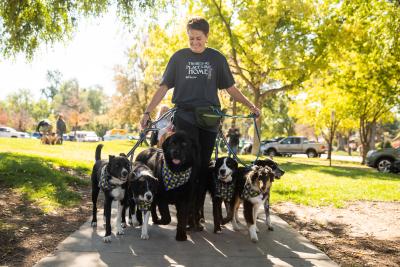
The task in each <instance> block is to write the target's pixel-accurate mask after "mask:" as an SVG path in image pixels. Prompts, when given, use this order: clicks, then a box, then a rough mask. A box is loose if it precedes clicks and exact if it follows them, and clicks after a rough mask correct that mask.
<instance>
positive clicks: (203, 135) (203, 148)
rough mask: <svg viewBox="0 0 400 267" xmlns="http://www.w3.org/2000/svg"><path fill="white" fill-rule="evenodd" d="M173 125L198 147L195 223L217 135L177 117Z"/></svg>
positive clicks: (199, 210) (197, 219) (198, 216)
mask: <svg viewBox="0 0 400 267" xmlns="http://www.w3.org/2000/svg"><path fill="white" fill-rule="evenodd" d="M174 125H175V130H176V131H184V132H186V133H187V134H188V135H189V136H190V138H193V140H194V141H195V142H196V143H197V145H198V150H199V155H200V159H199V160H200V165H199V173H198V174H197V180H198V186H197V188H196V191H197V192H196V200H195V203H194V205H195V206H194V209H195V210H194V212H195V214H194V220H195V221H196V223H197V222H198V221H199V220H200V216H201V215H200V212H201V209H202V207H203V204H204V197H203V196H204V194H205V192H204V191H205V190H206V188H205V186H206V182H207V179H206V178H207V177H206V175H207V169H208V165H209V163H210V159H211V154H212V152H213V150H214V146H215V140H216V138H217V133H216V132H210V131H207V130H203V129H201V128H199V127H197V126H196V125H193V124H191V123H189V122H187V121H185V120H183V119H181V118H179V117H178V116H175V118H174Z"/></svg>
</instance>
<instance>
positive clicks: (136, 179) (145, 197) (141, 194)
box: [129, 162, 158, 202]
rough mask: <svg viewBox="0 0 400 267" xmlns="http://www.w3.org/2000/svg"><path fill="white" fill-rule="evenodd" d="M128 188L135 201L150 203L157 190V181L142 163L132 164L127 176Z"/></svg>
mask: <svg viewBox="0 0 400 267" xmlns="http://www.w3.org/2000/svg"><path fill="white" fill-rule="evenodd" d="M129 182H130V185H131V186H130V188H131V190H132V193H133V198H134V200H135V201H142V202H152V201H153V199H154V196H155V194H156V193H157V188H158V179H157V178H155V177H154V175H153V172H152V171H151V170H150V168H149V167H147V166H146V165H144V164H143V163H139V162H134V164H133V166H132V172H131V173H130V174H129Z"/></svg>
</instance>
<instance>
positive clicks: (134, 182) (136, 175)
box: [122, 161, 158, 239]
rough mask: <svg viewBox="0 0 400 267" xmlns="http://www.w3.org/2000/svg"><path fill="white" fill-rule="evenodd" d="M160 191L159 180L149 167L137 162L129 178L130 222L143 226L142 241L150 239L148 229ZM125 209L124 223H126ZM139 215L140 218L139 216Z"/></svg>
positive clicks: (133, 165) (123, 214) (123, 213)
mask: <svg viewBox="0 0 400 267" xmlns="http://www.w3.org/2000/svg"><path fill="white" fill-rule="evenodd" d="M157 190H158V179H157V178H155V177H154V174H153V172H152V171H151V169H150V168H149V167H147V165H145V164H143V163H141V162H138V161H135V162H134V163H133V164H132V171H131V173H130V174H129V178H128V204H129V222H130V223H131V224H132V225H133V226H138V225H140V224H142V233H141V236H140V238H141V239H149V233H148V227H149V217H150V210H151V206H152V205H153V200H154V198H155V195H156V193H157ZM125 210H126V209H125V208H124V210H123V212H122V222H123V223H124V222H125ZM137 215H138V216H137ZM142 218H143V219H142Z"/></svg>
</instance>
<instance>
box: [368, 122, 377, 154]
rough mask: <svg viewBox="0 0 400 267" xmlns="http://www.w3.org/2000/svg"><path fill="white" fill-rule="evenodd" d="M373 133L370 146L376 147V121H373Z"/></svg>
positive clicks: (371, 147)
mask: <svg viewBox="0 0 400 267" xmlns="http://www.w3.org/2000/svg"><path fill="white" fill-rule="evenodd" d="M370 129H371V135H370V140H369V148H370V149H375V137H376V122H372V123H371V127H370Z"/></svg>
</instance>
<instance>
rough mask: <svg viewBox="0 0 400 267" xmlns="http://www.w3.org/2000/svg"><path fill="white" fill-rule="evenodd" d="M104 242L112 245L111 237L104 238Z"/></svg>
mask: <svg viewBox="0 0 400 267" xmlns="http://www.w3.org/2000/svg"><path fill="white" fill-rule="evenodd" d="M103 242H104V243H111V235H108V236H105V237H103Z"/></svg>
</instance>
